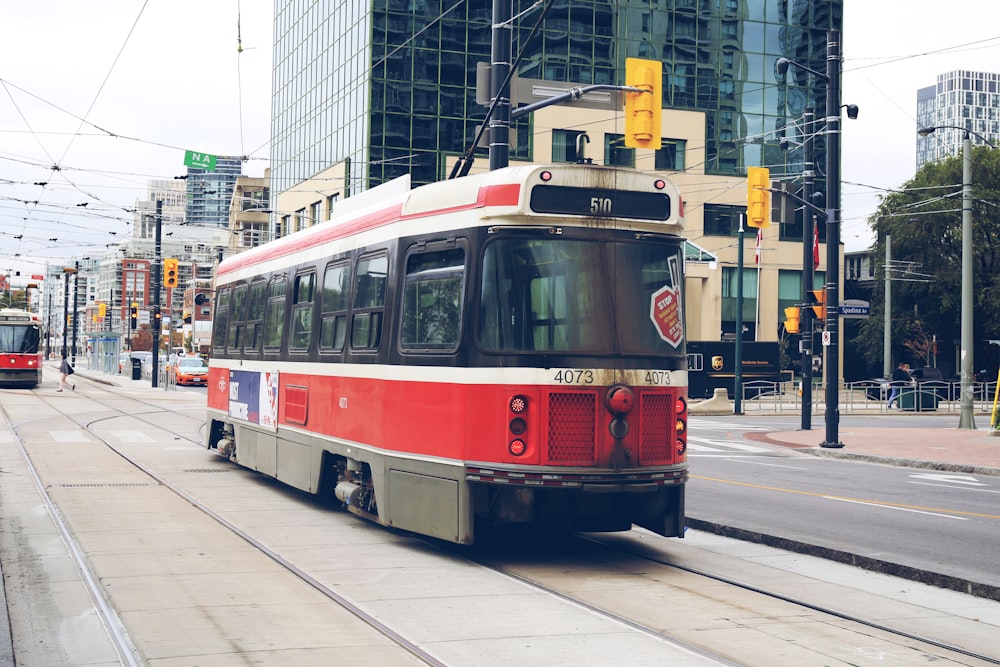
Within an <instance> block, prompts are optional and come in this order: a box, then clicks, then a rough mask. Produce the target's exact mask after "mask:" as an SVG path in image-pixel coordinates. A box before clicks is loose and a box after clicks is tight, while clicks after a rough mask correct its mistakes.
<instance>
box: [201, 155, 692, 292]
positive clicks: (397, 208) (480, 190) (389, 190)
mask: <svg viewBox="0 0 1000 667" xmlns="http://www.w3.org/2000/svg"><path fill="white" fill-rule="evenodd" d="M544 172H548V173H549V174H552V173H555V174H557V175H558V176H559V177H560V178H561V179H563V181H564V182H566V183H569V184H571V185H578V186H579V187H584V186H590V187H594V183H595V182H599V183H600V186H601V187H604V188H616V187H621V188H623V189H628V188H635V189H642V188H649V187H650V184H651V183H653V182H654V181H655V182H658V183H659V184H660V185H659V186H658V187H660V188H661V191H662V193H663V194H665V195H668V196H669V197H670V199H671V201H672V202H674V205H676V208H677V211H681V207H682V203H681V201H680V194H679V191H678V190H677V187H676V186H675V185H674V184H673V183H672V182H671V181H670V180H669V179H668V178H666V177H665V176H663V175H660V174H655V173H651V172H641V171H633V170H626V169H620V168H615V167H603V166H598V165H575V164H558V165H538V164H531V165H521V166H515V167H506V168H503V169H497V170H494V171H488V172H484V173H480V174H474V175H471V176H465V177H462V178H457V179H451V180H446V181H438V182H436V183H429V184H427V185H423V186H420V187H417V188H412V189H411V188H410V179H409V175H406V176H403V177H400V178H397V179H394V180H392V181H389V182H387V183H383V184H382V185H379V186H377V187H374V188H371V189H369V190H367V191H365V192H362V193H360V194H358V195H355V196H353V197H350V198H348V199H345V200H342V201H340V202H338V203H337V204H336V205H335V206H334V209H333V211H332V214H331V216H330V220H329V221H328V222H324V223H320V224H317V225H313V226H312V227H308V228H306V229H304V230H301V231H299V232H296V233H294V234H289V235H288V236H285V237H282V238H280V239H277V240H275V241H272V242H270V243H266V244H263V245H260V246H257V247H255V248H252V249H250V250H247V251H245V252H242V253H239V254H237V255H234V256H232V257H229V258H227V259H225V260H224V261H223V262H222V263H221V264H219V268H218V271H217V277H219V278H221V277H223V276H227V275H228V274H233V273H234V272H240V271H241V269H242V270H248V269H256V268H259V265H260V264H261V263H262V262H272V261H278V260H281V259H282V258H286V257H289V256H297V255H299V254H300V253H303V252H306V251H310V250H315V249H316V248H317V247H318V246H321V245H322V244H325V243H328V242H333V241H338V240H340V239H345V238H347V237H350V236H354V235H359V234H364V233H366V232H373V231H375V230H378V229H380V228H384V227H387V226H389V225H392V224H419V223H418V222H417V221H419V220H421V219H427V218H428V217H429V216H434V215H445V214H451V213H458V212H461V211H463V210H471V209H482V208H491V209H496V210H495V212H493V211H491V213H490V214H489V215H488V216H486V215H480V219H481V220H482V219H485V218H487V217H489V218H496V217H499V216H502V215H505V214H506V215H517V214H519V213H521V212H522V211H521V210H522V208H523V209H527V203H526V202H525V201H524V200H525V199H526V195H525V192H526V191H527V190H529V189H530V187H529V186H533V185H534V184H536V183H537V182H539V176H540V175H541V174H543V173H544ZM542 180H545V179H542ZM682 215H683V213H680V215H676V216H672V220H671V222H669V223H667V225H668V227H670V228H669V229H662V231H663V232H664V233H676V232H677V231H678V230H679V226H680V217H681V216H682ZM532 218H533V219H534V220H535V221H536V222H538V223H540V224H550V221H549V219H547V217H546V216H545V215H544V214H543V215H539V214H533V215H532ZM664 222H665V221H658V220H644V221H640V222H637V223H636V224H637V225H644V226H645V228H646V231H660V230H658V229H657V228H658V227H659V228H663V227H664ZM449 224H450V225H454V221H451V222H450V223H449ZM480 224H485V223H480ZM489 224H494V222H490V223H489ZM402 231H403V230H401V229H397V230H393V231H392V234H393V235H394V236H395V235H397V234H400V233H401V232H402ZM414 231H415V230H414ZM414 231H409V232H408V233H414ZM285 261H287V260H285Z"/></svg>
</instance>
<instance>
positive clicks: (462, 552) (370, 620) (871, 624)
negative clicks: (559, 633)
mask: <svg viewBox="0 0 1000 667" xmlns="http://www.w3.org/2000/svg"><path fill="white" fill-rule="evenodd" d="M122 398H125V397H124V396H122ZM129 400H130V401H134V402H138V403H140V404H146V405H150V407H156V410H151V411H149V412H144V413H127V412H125V411H124V410H122V409H120V408H112V407H110V406H107V405H105V408H107V409H109V410H112V411H114V412H117V413H118V414H116V415H112V416H104V417H100V418H98V419H94V420H92V421H89V422H87V423H86V424H85V425H83V427H84V428H85V429H86V430H87V432H88V433H90V434H91V435H92V436H93V437H95V438H96V439H97V440H99V441H100V442H101V443H103V444H104V445H105V446H107V447H108V448H109V449H111V450H112V451H114V452H115V453H117V454H118V455H119V456H121V457H122V458H123V459H125V460H126V461H127V462H128V463H129V464H130V465H132V466H134V467H135V468H137V469H138V470H140V471H142V472H143V473H144V474H146V475H147V476H149V477H150V478H152V479H153V480H155V481H156V482H157V483H159V484H161V485H163V486H164V487H166V488H167V489H169V490H170V491H172V492H173V493H174V494H176V495H177V496H178V497H180V498H183V499H184V500H186V501H187V502H190V503H191V504H192V505H194V506H195V507H196V508H197V509H199V510H200V511H202V512H203V513H205V514H206V515H208V516H209V517H211V518H212V519H213V520H215V521H217V522H218V523H219V524H220V525H222V526H224V527H225V528H226V529H227V530H229V531H231V532H232V533H234V534H235V535H237V536H239V537H240V538H241V539H243V540H244V541H245V542H246V543H247V544H249V545H250V546H252V547H253V548H255V549H257V550H258V551H260V552H261V553H262V554H264V555H266V556H267V557H268V558H270V559H271V560H273V561H274V562H275V563H277V564H278V565H280V566H281V567H282V568H284V569H285V570H286V571H288V572H290V573H291V574H293V575H295V576H296V577H297V578H299V579H300V580H301V581H303V582H304V583H306V584H308V585H309V586H310V587H312V588H313V589H315V590H317V591H318V592H320V593H321V594H323V595H324V596H325V597H327V598H328V599H330V600H331V601H333V602H335V603H337V604H338V605H340V606H341V607H343V608H344V609H345V610H347V611H348V612H349V613H351V614H353V615H355V616H356V617H358V618H359V619H360V620H362V621H363V622H365V623H366V624H368V625H369V626H370V627H372V628H373V629H375V630H377V631H379V632H380V633H381V634H383V636H385V637H386V638H388V639H389V640H390V641H392V642H393V643H395V644H397V645H398V646H400V647H402V648H403V649H405V650H407V651H408V652H409V653H411V655H413V656H414V657H417V658H418V659H420V660H422V661H423V662H425V663H427V664H432V665H443V664H444V663H442V662H441V661H440V660H438V659H437V658H436V657H434V656H433V655H431V654H429V653H428V652H426V651H425V650H424V649H422V648H421V647H420V646H418V645H416V644H413V643H411V642H409V641H408V640H406V639H405V638H403V637H402V636H400V635H399V634H398V633H396V632H395V631H394V630H393V629H392V628H391V627H388V626H387V625H385V624H383V623H381V622H380V621H378V619H375V618H374V617H371V616H370V615H368V614H367V613H366V612H365V611H364V610H363V609H362V608H360V607H359V606H357V605H356V604H355V603H353V602H352V601H350V600H348V599H346V598H344V597H343V596H340V595H339V594H338V593H337V592H336V591H334V590H332V589H330V588H329V587H327V586H325V585H324V584H323V583H322V582H321V581H319V580H317V579H316V578H315V577H313V576H312V575H310V574H309V573H308V572H306V571H304V570H302V569H301V568H298V567H297V566H295V565H294V564H293V563H291V562H290V561H288V560H287V559H286V558H285V557H283V556H282V555H281V554H280V553H278V552H277V551H275V550H273V549H271V548H269V547H268V546H267V545H266V544H264V543H262V542H259V541H257V540H255V539H254V538H253V537H252V536H251V535H249V534H248V533H247V532H246V531H244V530H243V529H241V528H240V527H239V526H236V525H235V524H233V523H232V522H230V521H228V520H227V519H225V518H224V517H222V516H221V515H219V514H217V513H215V512H214V511H213V510H212V509H211V508H209V507H207V506H205V505H204V504H202V503H201V502H200V501H199V500H197V499H196V498H195V497H193V496H191V495H189V494H187V493H186V492H184V491H183V490H182V489H180V488H178V487H177V486H176V485H175V484H173V483H171V482H169V481H168V480H167V479H165V478H163V477H161V476H160V475H158V474H156V473H154V472H152V471H151V470H149V469H148V468H147V467H145V466H144V465H143V464H141V463H139V462H137V461H135V460H133V459H132V458H130V457H129V456H128V455H127V454H124V453H123V452H122V451H121V450H120V449H119V448H118V447H117V446H116V445H115V444H114V443H112V442H110V441H108V440H106V439H105V438H103V437H101V436H100V435H98V434H97V433H95V432H94V430H93V429H94V427H95V426H97V425H99V424H101V423H105V422H108V421H111V420H114V419H119V418H121V417H135V416H136V415H137V414H143V415H149V414H157V413H172V414H177V415H178V416H184V417H186V418H188V419H191V417H190V416H189V415H187V414H185V413H182V412H181V411H176V410H170V409H167V408H163V407H162V406H152V405H151V404H149V403H148V402H147V401H143V400H142V399H137V398H132V397H129ZM46 403H47V404H49V405H50V407H52V408H53V409H55V410H56V411H57V412H59V413H60V414H63V415H65V416H66V417H68V418H70V419H71V420H72V419H73V415H71V414H69V413H66V412H63V411H62V410H60V409H59V408H58V407H57V406H56V405H53V404H52V402H51V401H46ZM4 412H5V414H6V410H4ZM8 418H9V414H8ZM33 421H34V420H33ZM74 421H75V420H74ZM149 425H150V426H154V427H155V428H157V429H159V430H160V431H163V432H165V433H169V434H171V435H173V436H175V437H176V438H180V439H183V440H185V441H187V442H191V443H192V444H195V445H198V446H202V445H201V443H198V442H196V441H194V440H192V439H191V438H189V437H187V436H186V435H183V434H181V433H179V432H177V431H174V430H171V429H170V428H167V427H165V426H160V425H156V424H149ZM19 426H20V425H19ZM11 428H12V430H15V436H16V429H15V425H14V424H13V422H12V423H11ZM199 429H200V430H202V431H203V429H204V422H202V424H201V426H200V427H199ZM25 457H26V458H27V456H26V454H25ZM46 498H47V494H46ZM320 500H321V499H320ZM415 537H416V536H415ZM577 538H578V539H580V540H583V541H587V542H590V543H592V544H595V545H599V546H601V547H603V548H605V549H609V550H612V551H617V552H619V553H624V554H627V555H628V556H630V557H634V558H639V559H643V560H647V561H650V562H653V563H656V564H658V565H661V566H666V567H670V568H673V569H676V570H679V571H683V572H686V573H689V574H692V575H695V576H699V577H705V578H708V579H711V580H713V581H718V582H720V583H724V584H726V585H731V586H735V587H738V588H741V589H743V590H746V591H749V592H753V593H756V594H759V595H763V596H766V597H769V598H772V599H776V600H779V601H782V602H785V603H788V604H793V605H796V606H799V607H802V608H804V609H809V610H811V611H814V612H818V613H822V614H827V615H830V616H832V617H835V618H839V619H841V620H844V621H848V622H851V623H855V624H858V625H860V626H862V627H865V628H870V629H872V630H877V631H881V632H885V633H888V634H890V635H892V636H896V637H900V638H903V639H907V640H909V641H913V642H920V643H922V644H924V645H927V646H933V647H936V648H938V649H941V650H945V651H951V652H954V653H956V654H960V655H964V656H967V657H970V658H975V659H979V660H982V661H984V662H988V663H991V664H998V665H1000V659H998V658H995V657H991V656H988V655H984V654H979V653H976V652H974V651H970V650H967V649H963V648H961V647H958V646H955V645H951V644H948V643H946V642H942V641H938V640H935V639H932V638H928V637H924V636H920V635H916V634H914V633H910V632H907V631H905V630H901V629H897V628H893V627H890V626H887V625H884V624H882V623H879V622H875V621H871V620H869V619H865V618H862V617H860V616H857V615H853V614H849V613H845V612H840V611H837V610H835V609H831V608H827V607H824V606H822V605H818V604H814V603H810V602H808V601H805V600H801V599H797V598H794V597H791V596H788V595H785V594H783V593H780V592H775V591H768V590H765V589H763V588H760V587H758V586H755V585H753V584H748V583H745V582H741V581H738V580H734V579H731V578H728V577H725V576H721V575H718V574H714V573H711V572H707V571H703V570H699V569H697V568H693V567H690V566H687V565H682V564H679V563H675V562H671V561H669V560H667V559H665V558H662V557H656V556H653V555H650V554H648V553H643V552H642V551H641V550H636V549H629V548H626V547H625V546H623V545H621V544H613V543H612V542H613V540H610V541H605V540H602V539H600V538H598V537H594V536H589V535H588V536H582V535H578V536H577ZM418 539H420V540H421V541H423V542H424V543H425V544H428V545H432V546H433V547H435V548H436V549H439V550H442V551H444V552H447V553H448V554H449V555H451V556H453V557H458V558H461V559H464V560H467V561H469V562H472V563H475V564H477V565H479V566H481V567H485V568H488V569H490V570H492V571H494V572H497V573H499V574H501V575H503V576H506V577H510V578H511V579H513V580H516V581H519V582H521V583H522V584H524V585H527V586H530V587H531V588H534V589H536V590H538V591H541V592H544V593H546V594H548V595H552V596H554V597H557V598H559V599H561V600H564V601H566V602H568V603H571V604H574V605H577V606H580V607H582V608H585V609H587V610H588V611H590V612H592V613H594V614H598V615H600V616H603V617H605V618H608V619H611V620H614V621H616V622H619V623H622V624H624V625H627V626H628V627H630V628H632V629H634V630H637V631H639V632H642V633H645V634H647V635H650V636H652V637H654V638H657V639H660V640H663V641H666V642H669V643H671V644H673V645H676V646H679V647H682V648H683V649H685V650H689V651H691V652H693V653H696V654H698V655H700V656H702V657H705V658H710V659H713V660H716V661H719V662H720V664H726V665H735V664H739V663H735V662H732V661H731V660H729V659H726V658H724V657H721V656H720V655H719V654H717V653H715V652H712V651H711V649H708V648H705V647H702V646H698V645H695V644H692V643H690V642H688V641H685V640H683V639H679V638H678V637H675V636H671V635H668V634H665V633H663V632H661V631H659V630H656V629H654V628H651V627H648V626H646V625H643V624H642V623H640V622H638V621H635V620H632V619H629V618H627V617H624V616H621V615H619V614H616V613H614V612H612V611H609V610H607V609H602V608H600V607H599V606H596V605H594V604H592V603H590V602H587V601H586V600H583V599H580V598H577V597H574V596H573V595H570V594H567V593H565V592H562V591H559V590H557V589H555V588H552V587H550V586H547V585H545V584H544V583H540V582H538V581H534V580H532V579H530V578H528V577H525V576H522V575H520V574H517V573H514V572H511V571H509V570H508V569H506V568H504V567H503V566H498V565H496V564H491V563H487V562H485V561H481V560H479V559H477V558H476V557H474V556H470V555H469V551H468V549H463V548H449V547H450V546H451V545H446V544H442V543H440V542H437V541H431V540H426V539H425V538H418Z"/></svg>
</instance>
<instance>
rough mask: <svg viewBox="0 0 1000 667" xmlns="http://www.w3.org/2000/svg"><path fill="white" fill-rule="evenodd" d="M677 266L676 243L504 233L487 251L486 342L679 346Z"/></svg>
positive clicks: (647, 350)
mask: <svg viewBox="0 0 1000 667" xmlns="http://www.w3.org/2000/svg"><path fill="white" fill-rule="evenodd" d="M680 266H681V257H680V255H679V244H678V243H675V242H670V243H657V242H654V241H651V240H648V239H644V240H642V241H631V240H630V241H618V242H610V243H609V242H606V241H595V240H574V239H566V238H561V239H537V238H530V239H528V238H517V239H498V240H496V241H494V242H493V243H491V244H489V245H488V246H487V247H486V249H485V255H484V258H483V282H482V304H481V308H480V315H479V333H478V335H479V342H480V345H482V347H483V348H484V349H486V350H488V351H493V352H506V353H510V352H514V353H558V354H602V355H603V354H630V355H662V354H676V353H678V351H679V349H678V346H679V345H680V342H681V340H682V338H683V324H682V322H683V319H682V317H683V311H682V304H681V277H680ZM664 295H667V296H666V298H664ZM654 297H655V298H654ZM665 302H669V303H667V305H664V303H665Z"/></svg>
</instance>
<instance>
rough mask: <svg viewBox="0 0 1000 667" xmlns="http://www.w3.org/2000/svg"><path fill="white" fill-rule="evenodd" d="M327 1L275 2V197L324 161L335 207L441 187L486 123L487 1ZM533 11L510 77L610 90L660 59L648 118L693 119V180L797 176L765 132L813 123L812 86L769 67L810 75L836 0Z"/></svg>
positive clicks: (558, 5)
mask: <svg viewBox="0 0 1000 667" xmlns="http://www.w3.org/2000/svg"><path fill="white" fill-rule="evenodd" d="M334 4H335V6H334V7H333V8H332V9H330V8H329V7H328V6H327V5H326V4H324V3H316V2H314V1H313V0H285V1H284V2H282V3H279V5H280V6H279V7H278V8H277V10H276V15H275V36H276V39H275V47H274V63H275V65H274V68H275V69H274V77H273V86H274V88H273V101H272V149H271V151H272V152H271V166H272V185H273V190H274V193H275V195H280V194H281V193H282V192H284V191H286V190H288V189H290V188H293V187H294V186H295V184H297V183H300V182H302V181H304V180H306V179H309V178H311V177H313V176H314V175H316V174H318V173H320V172H321V171H323V170H324V169H328V168H329V167H331V166H333V165H344V173H343V176H342V177H341V178H340V179H339V182H331V183H330V190H331V191H341V192H344V193H345V194H346V195H349V194H350V191H351V190H354V191H359V190H363V189H366V188H368V187H372V186H374V185H377V184H379V183H382V182H385V181H388V180H390V179H392V178H395V177H396V176H399V175H402V174H404V173H408V174H410V175H411V177H412V179H413V182H414V183H415V184H422V183H428V182H432V181H436V180H440V179H441V178H444V177H446V175H447V173H446V162H447V160H448V157H449V156H451V157H452V158H453V157H454V156H455V155H459V154H461V153H462V152H464V151H465V150H466V148H467V147H468V146H469V145H470V144H471V143H472V141H473V139H474V137H475V134H476V129H477V126H478V125H481V124H482V122H483V118H484V115H485V108H484V107H483V106H482V105H481V104H479V103H477V101H476V90H475V89H476V81H477V75H476V67H477V64H479V63H488V62H489V61H490V46H491V29H490V26H491V22H492V3H491V2H490V0H469V2H464V3H453V2H450V1H448V0H416V1H413V2H401V1H398V0H359V1H358V2H340V3H334ZM538 12H539V10H537V9H536V10H535V11H533V12H532V11H530V10H529V11H527V12H525V13H524V15H523V16H520V17H515V19H514V20H513V21H512V25H513V33H512V41H513V52H514V56H515V57H519V62H518V65H517V68H516V69H517V73H518V75H519V76H520V77H522V78H527V79H533V80H542V81H552V82H561V83H572V84H578V85H587V84H622V83H624V72H625V66H624V64H625V58H626V57H641V58H654V59H659V60H662V61H663V63H664V68H663V79H664V88H663V106H664V107H665V108H674V109H686V110H697V111H702V112H704V113H705V114H706V123H705V137H704V146H705V148H706V164H705V170H706V172H708V173H712V174H723V175H742V174H744V173H745V169H746V167H747V166H759V165H764V166H770V167H771V168H772V170H774V171H776V172H777V173H778V174H781V173H784V172H786V171H787V172H789V173H797V172H798V171H801V162H802V160H801V155H800V154H799V153H798V152H797V149H793V150H792V151H788V152H786V151H782V150H781V149H780V148H779V144H778V141H779V139H780V136H779V134H780V133H781V132H782V131H783V129H784V128H791V129H789V130H788V131H789V132H791V133H792V134H793V135H794V134H795V133H796V132H799V133H800V132H801V129H796V119H798V118H800V117H801V115H802V113H803V111H805V110H806V109H810V108H811V109H814V110H816V111H817V112H818V113H817V116H818V117H822V111H823V110H824V104H825V90H826V88H825V84H826V82H825V79H824V78H822V77H817V76H816V75H814V74H811V73H810V72H809V71H808V70H807V69H803V68H792V69H791V70H790V71H789V73H788V78H787V81H785V82H781V81H779V77H778V76H777V75H776V73H775V67H774V64H775V61H776V60H777V59H778V58H780V57H785V58H788V59H790V60H792V61H794V62H796V63H800V64H802V65H805V66H806V67H807V68H810V69H812V70H815V71H818V72H823V71H824V69H825V66H826V43H827V40H826V32H827V30H830V29H835V30H839V29H840V26H841V23H842V14H843V8H842V0H826V1H822V2H816V1H812V0H767V1H766V2H765V1H763V0H757V1H751V0H672V1H670V2H667V1H666V0H613V1H612V0H573V2H569V1H567V0H557V1H556V2H554V3H553V5H552V7H551V8H550V9H549V11H548V12H547V14H546V16H545V18H544V20H543V21H542V22H541V24H540V27H539V29H538V31H537V32H535V33H534V34H532V27H533V25H534V24H535V22H536V21H537V19H538ZM529 123H531V119H530V118H525V119H523V120H522V121H520V122H519V124H518V125H519V126H520V128H519V127H517V126H515V129H514V131H513V132H512V147H511V159H512V160H531V159H532V145H531V142H530V141H529V136H531V134H532V132H530V131H525V130H527V127H528V124H529ZM519 129H520V130H522V131H519ZM812 131H813V132H815V128H813V129H812ZM817 144H818V145H817V150H818V154H817V158H818V161H819V164H823V159H824V146H823V142H822V141H818V142H817ZM786 165H787V167H786Z"/></svg>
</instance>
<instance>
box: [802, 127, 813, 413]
mask: <svg viewBox="0 0 1000 667" xmlns="http://www.w3.org/2000/svg"><path fill="white" fill-rule="evenodd" d="M814 120H815V119H814V117H813V112H812V110H811V109H810V110H808V111H806V112H805V113H804V114H803V115H802V126H803V127H804V128H805V136H804V141H803V144H802V199H804V200H805V201H806V202H807V203H808V202H809V201H810V200H811V199H812V191H813V177H814V175H815V167H816V165H815V159H816V157H815V146H814V144H813V135H814V133H813V131H812V124H813V122H814ZM814 218H815V213H813V211H812V208H811V207H810V206H808V205H806V206H803V207H802V303H803V304H807V303H808V302H809V295H810V292H811V291H812V288H813V225H815V224H816V223H815V220H814ZM799 312H800V313H801V315H800V316H799V317H800V321H801V323H802V324H801V326H800V329H799V331H801V332H802V333H801V335H800V338H799V343H800V345H801V346H802V350H801V352H802V361H801V363H802V418H801V424H800V427H801V428H802V430H803V431H808V430H810V429H812V403H813V401H812V359H813V343H814V341H813V324H812V320H813V318H812V308H810V307H809V306H806V305H804V306H803V307H802V308H801V309H800V310H799Z"/></svg>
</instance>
